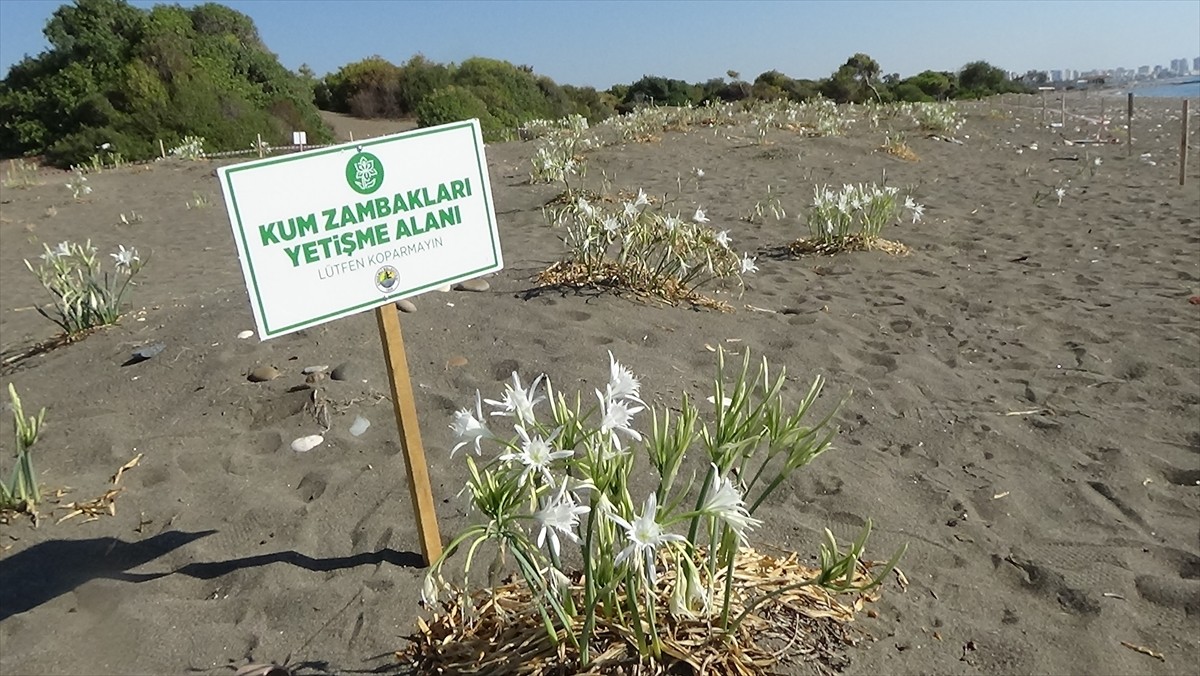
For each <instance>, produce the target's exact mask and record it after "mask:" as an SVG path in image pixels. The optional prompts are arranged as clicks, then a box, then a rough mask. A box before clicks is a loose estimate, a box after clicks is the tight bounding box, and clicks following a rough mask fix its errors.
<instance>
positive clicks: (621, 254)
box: [546, 170, 757, 291]
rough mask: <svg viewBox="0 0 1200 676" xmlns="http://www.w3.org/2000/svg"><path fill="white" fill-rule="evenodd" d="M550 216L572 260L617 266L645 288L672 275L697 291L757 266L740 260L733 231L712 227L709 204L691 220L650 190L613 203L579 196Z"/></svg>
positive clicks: (633, 283)
mask: <svg viewBox="0 0 1200 676" xmlns="http://www.w3.org/2000/svg"><path fill="white" fill-rule="evenodd" d="M697 171H698V170H697ZM693 173H694V174H695V172H693ZM546 216H547V218H548V219H549V220H550V223H551V224H552V225H556V226H559V227H562V228H564V229H565V231H566V234H565V236H564V237H563V239H564V241H565V243H566V245H567V248H568V251H569V254H568V255H569V260H570V262H573V263H577V264H580V265H582V266H585V267H587V268H588V269H600V268H603V267H604V266H611V265H616V266H618V267H619V268H620V269H621V273H622V279H623V281H624V282H625V283H627V284H629V285H630V286H631V287H636V288H638V289H639V290H645V291H650V290H653V289H655V288H661V285H660V284H659V283H660V282H662V281H663V280H667V279H670V280H673V282H674V283H675V284H678V285H679V286H680V287H681V288H685V289H689V290H692V289H696V288H697V287H699V286H701V285H702V284H704V283H707V282H708V281H711V280H712V279H723V278H736V279H739V280H740V276H741V275H743V274H746V273H750V272H754V271H756V270H757V266H755V265H754V258H752V257H750V256H749V254H746V255H744V256H743V257H742V258H740V259H739V258H738V256H737V255H736V254H735V253H733V251H732V242H733V240H732V238H731V237H730V234H729V231H728V230H716V229H714V228H712V227H710V223H711V222H712V219H711V218H710V216H709V215H708V213H706V212H705V210H704V208H703V207H697V208H696V209H695V211H694V212H693V213H692V215H691V217H690V218H687V219H686V220H685V219H684V218H683V217H681V214H679V213H670V212H667V211H666V210H665V208H664V207H663V206H662V205H661V204H656V203H654V202H652V201H651V199H650V197H649V196H648V195H647V194H646V192H645V191H644V190H638V191H637V195H636V196H635V197H633V198H632V199H628V198H627V199H624V200H621V201H619V202H617V203H616V204H614V205H612V206H609V205H608V204H605V203H603V202H597V203H592V202H589V201H588V200H587V199H586V198H585V197H578V198H576V200H575V202H574V203H573V204H571V205H568V206H567V207H564V208H562V209H559V210H554V211H547V213H546Z"/></svg>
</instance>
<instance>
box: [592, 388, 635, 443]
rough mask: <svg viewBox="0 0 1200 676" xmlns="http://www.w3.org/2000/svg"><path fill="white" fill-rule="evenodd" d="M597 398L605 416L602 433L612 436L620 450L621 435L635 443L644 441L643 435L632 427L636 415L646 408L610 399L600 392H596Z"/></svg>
mask: <svg viewBox="0 0 1200 676" xmlns="http://www.w3.org/2000/svg"><path fill="white" fill-rule="evenodd" d="M596 398H597V399H599V400H600V410H601V411H603V414H604V415H603V417H602V418H601V420H600V432H601V434H608V435H611V437H612V442H613V445H614V446H616V447H617V449H618V450H621V449H622V448H623V446H622V444H621V435H625V436H627V437H629V438H630V439H633V440H635V441H641V440H642V435H641V434H640V433H639V432H638V431H637V430H635V429H633V428H632V427H630V425H632V424H633V416H634V414H635V413H638V412H640V411H642V410H643V409H644V408H645V407H644V406H630V405H629V404H627V403H625V402H624V401H620V400H611V399H608V398H607V397H605V396H604V395H603V394H601V393H600V390H596Z"/></svg>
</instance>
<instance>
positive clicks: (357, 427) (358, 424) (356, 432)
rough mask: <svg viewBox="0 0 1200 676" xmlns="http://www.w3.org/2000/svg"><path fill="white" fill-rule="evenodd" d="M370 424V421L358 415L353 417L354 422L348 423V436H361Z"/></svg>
mask: <svg viewBox="0 0 1200 676" xmlns="http://www.w3.org/2000/svg"><path fill="white" fill-rule="evenodd" d="M370 426H371V421H370V420H367V419H366V418H364V417H362V416H361V415H360V416H358V417H356V418H355V419H354V424H353V425H350V436H352V437H361V436H362V435H363V432H366V431H367V428H368V427H370Z"/></svg>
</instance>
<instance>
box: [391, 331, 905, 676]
mask: <svg viewBox="0 0 1200 676" xmlns="http://www.w3.org/2000/svg"><path fill="white" fill-rule="evenodd" d="M752 364H753V362H752V361H751V356H750V354H749V352H746V353H745V354H744V356H743V359H742V361H741V364H740V368H739V367H738V366H737V365H731V366H730V367H729V368H727V366H726V362H725V353H724V351H723V350H722V351H718V353H717V372H716V377H715V379H714V381H713V390H712V396H711V397H710V398H709V399H708V401H709V402H711V403H712V407H711V409H710V411H709V412H708V414H707V415H706V414H705V413H704V412H703V411H702V410H701V408H700V407H699V406H697V405H696V403H695V402H693V401H692V400H691V399H690V398H689V397H688V396H687V395H686V394H685V395H683V397H682V399H681V400H680V401H679V402H678V405H677V406H669V407H668V406H661V407H659V406H648V405H647V404H646V403H645V400H644V399H643V398H642V395H641V381H640V380H639V378H638V377H637V376H636V375H635V374H634V373H633V372H632V371H631V370H629V369H628V368H626V367H625V366H624V365H623V364H621V363H620V362H618V361H617V359H616V358H615V357H613V356H612V355H611V354H610V355H609V364H608V366H609V378H608V382H607V383H606V384H605V385H604V387H603V389H602V390H601V389H596V390H595V391H594V393H592V394H588V395H587V396H583V395H582V394H580V393H575V394H574V395H573V396H569V395H566V394H565V393H562V392H559V391H557V390H555V389H554V387H553V386H552V384H551V382H550V380H549V379H548V378H546V377H545V376H541V377H539V378H538V379H536V380H534V381H533V383H532V384H531V385H529V386H528V387H526V386H525V385H524V384H523V383H522V381H521V379H520V376H519V375H518V374H516V373H514V374H513V376H512V382H511V383H510V384H508V385H506V387H505V390H504V392H503V395H502V396H501V397H500V398H499V399H495V400H493V399H482V397H481V396H480V394H479V393H476V396H475V401H474V405H473V406H468V407H467V408H464V409H462V410H460V411H458V412H457V413H456V414H455V416H454V422H453V424H452V425H451V428H452V429H453V431H454V434H455V440H456V445H455V446H454V448H453V449H452V450H451V454H452V455H453V454H455V453H457V452H458V451H460V450H463V451H465V453H464V457H465V462H466V465H467V469H468V472H469V479H468V481H467V485H466V489H465V493H466V495H467V497H468V499H469V500H470V503H471V506H472V507H473V511H474V513H476V514H478V515H479V519H480V522H479V523H476V524H474V525H471V526H469V527H467V528H466V529H465V530H463V531H462V532H460V533H459V534H457V535H456V536H455V537H454V539H453V540H452V541H451V542H450V544H449V545H448V546H447V547H446V550H445V552H444V553H443V554H442V556H441V557H440V558H439V559H438V560H437V561H435V562H434V563H433V565H432V566H431V568H430V570H429V572H428V574H427V575H426V579H425V584H424V589H423V592H422V597H423V599H424V602H425V604H426V605H427V607H431V608H432V609H434V610H435V611H438V612H437V614H436V615H434V617H433V618H432V619H431V621H430V622H428V623H425V622H422V624H421V626H422V627H423V635H422V636H418V637H417V638H416V639H415V640H414V643H415V644H416V645H415V647H414V648H413V649H412V650H411V652H410V655H411V656H412V657H413V658H414V659H415V661H416V664H417V667H418V668H419V669H421V670H422V671H423V672H427V673H461V670H462V669H464V668H466V667H467V666H468V665H470V667H471V668H472V669H473V670H478V671H479V672H480V673H482V672H487V671H488V668H487V667H489V666H494V665H500V664H501V663H503V661H504V660H511V659H512V653H511V652H510V650H511V648H510V647H509V646H516V645H519V646H520V648H519V649H518V650H519V652H520V655H521V657H520V659H521V666H522V668H523V669H525V671H522V672H521V673H539V672H538V671H537V669H539V668H541V667H546V668H549V667H550V666H551V665H553V667H554V669H555V670H558V669H564V668H565V669H569V670H570V671H571V673H578V672H584V671H586V672H588V673H610V672H609V671H606V670H605V669H606V668H612V667H614V666H615V665H617V664H624V665H626V666H629V665H632V664H637V665H639V667H640V668H644V669H645V670H646V671H645V672H644V673H656V674H657V673H679V672H678V671H676V669H687V668H688V667H692V668H693V671H689V672H688V673H693V672H694V669H695V668H696V667H697V665H700V664H703V665H705V668H707V669H709V670H711V672H712V673H730V674H733V673H757V672H758V671H760V670H761V669H763V668H764V667H769V666H770V665H772V664H774V663H775V661H776V660H777V659H778V658H779V657H780V655H779V654H778V653H773V652H772V649H771V648H770V647H768V646H767V645H765V642H764V641H762V640H761V634H762V633H763V630H764V629H765V628H768V627H774V628H780V629H782V628H785V627H790V626H791V627H792V629H793V630H794V626H792V625H791V623H792V622H793V621H795V620H796V618H797V617H804V616H805V615H806V613H815V612H819V611H818V610H817V609H818V608H820V609H822V610H824V611H826V612H827V614H826V615H825V617H827V618H838V619H839V620H840V621H849V619H850V618H851V617H852V614H853V612H852V610H851V609H850V607H849V606H844V605H842V604H841V603H840V602H839V601H838V600H837V597H838V596H841V595H862V594H865V593H867V592H870V591H871V590H873V589H875V588H876V587H878V586H879V585H880V584H881V583H882V582H883V580H884V579H885V578H886V576H887V575H888V574H889V573H890V572H891V570H892V569H893V568H894V566H895V564H896V563H897V562H898V561H899V559H900V556H901V555H902V554H903V551H904V549H903V548H901V549H900V550H899V551H898V552H896V554H895V555H894V556H893V557H892V559H891V560H890V561H888V562H887V563H886V564H883V565H878V564H876V565H874V566H872V565H871V564H868V563H867V562H866V561H864V559H863V557H864V552H865V548H866V541H867V538H868V535H869V533H870V523H869V522H868V524H867V525H866V527H864V528H863V530H862V532H861V533H860V535H859V537H858V539H857V540H856V541H855V542H854V543H853V544H852V545H851V546H850V547H849V548H848V549H846V548H843V547H842V546H841V545H839V544H838V542H837V540H836V539H834V538H833V536H832V535H831V534H830V533H829V532H828V531H826V542H825V543H823V544H822V545H821V546H820V556H819V557H818V563H817V565H816V566H815V567H808V566H803V565H800V564H799V563H798V560H797V558H796V557H791V558H787V557H778V558H776V557H771V556H763V555H760V554H758V553H757V552H755V551H754V550H753V549H752V548H751V547H750V546H749V545H750V541H751V536H752V534H753V533H754V531H755V530H756V529H757V528H758V527H759V526H761V525H762V521H761V519H760V518H759V516H756V515H757V514H758V510H759V509H760V508H762V507H763V506H764V505H766V504H767V503H768V501H769V500H770V498H771V496H772V495H774V494H775V492H776V491H778V490H779V489H781V488H783V487H784V486H785V485H786V482H787V481H788V479H789V478H790V477H791V476H792V474H793V473H795V472H796V471H798V470H801V469H803V468H804V467H806V466H807V465H809V464H810V463H812V462H813V461H815V460H816V459H817V458H819V457H820V456H821V455H822V454H823V453H825V452H826V451H828V450H829V449H830V448H831V444H832V441H833V438H834V435H835V433H836V431H835V429H834V425H833V416H834V415H835V413H836V411H837V407H834V408H833V410H832V411H830V412H828V413H826V414H825V415H823V416H818V415H816V414H815V412H814V407H815V405H816V403H817V401H818V400H819V399H820V397H821V393H822V390H823V388H824V380H823V379H822V378H821V377H819V376H818V377H817V378H815V379H814V380H813V382H812V385H811V387H809V388H808V391H807V394H806V395H805V396H804V397H803V398H802V399H801V400H800V402H799V403H798V404H797V405H790V404H788V403H786V402H785V396H784V388H785V384H786V382H787V378H786V373H785V372H784V371H783V370H773V369H772V368H771V367H770V365H769V364H768V363H767V361H766V360H765V359H764V360H762V362H761V364H760V365H759V366H758V368H757V369H754V368H752ZM539 388H544V389H542V390H541V391H539ZM484 405H486V406H487V407H488V408H489V409H490V415H485V413H484ZM839 406H840V405H839ZM647 409H649V410H647ZM639 416H640V419H641V420H645V418H647V417H648V418H649V419H650V422H649V424H648V431H647V427H646V426H643V425H639V424H638V420H639ZM639 428H640V429H639ZM697 454H698V455H700V456H701V459H702V461H703V462H702V464H700V465H699V468H700V469H699V475H702V478H700V476H699V475H698V473H697V471H696V470H694V469H693V470H691V471H689V470H688V468H689V467H696V466H697V465H695V464H693V463H690V462H689V461H688V458H689V457H690V456H692V455H697ZM697 479H699V481H697ZM647 488H648V490H647ZM456 555H465V558H464V560H463V566H462V567H463V577H462V580H461V582H459V581H457V580H456V581H455V582H454V583H451V582H450V581H449V580H448V579H447V577H446V571H445V569H446V564H447V562H448V561H449V560H450V559H451V557H454V556H456ZM575 562H578V563H575ZM481 567H486V568H487V571H486V575H485V574H484V573H482V572H481V571H480V570H479V569H480V568H481ZM510 571H511V572H512V573H513V575H512V577H511V578H510V579H511V580H512V581H511V582H507V581H506V575H507V574H508V573H509V572H510ZM476 585H481V586H483V588H482V589H478V590H477V589H475V588H474V587H475V586H476ZM501 637H503V638H501ZM734 646H736V648H735V647H734ZM481 666H482V668H481ZM703 671H704V670H703V669H701V672H703ZM489 673H490V672H489ZM621 673H627V672H624V671H622V672H621Z"/></svg>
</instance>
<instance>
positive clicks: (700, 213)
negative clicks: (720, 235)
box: [692, 208, 710, 225]
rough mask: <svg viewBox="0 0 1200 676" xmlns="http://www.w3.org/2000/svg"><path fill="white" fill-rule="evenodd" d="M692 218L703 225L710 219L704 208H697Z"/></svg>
mask: <svg viewBox="0 0 1200 676" xmlns="http://www.w3.org/2000/svg"><path fill="white" fill-rule="evenodd" d="M692 220H693V221H695V222H697V223H700V224H701V225H703V224H705V223H707V222H708V221H709V220H710V219H709V218H708V216H705V215H704V210H703V209H700V208H697V209H696V213H694V214H692Z"/></svg>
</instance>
